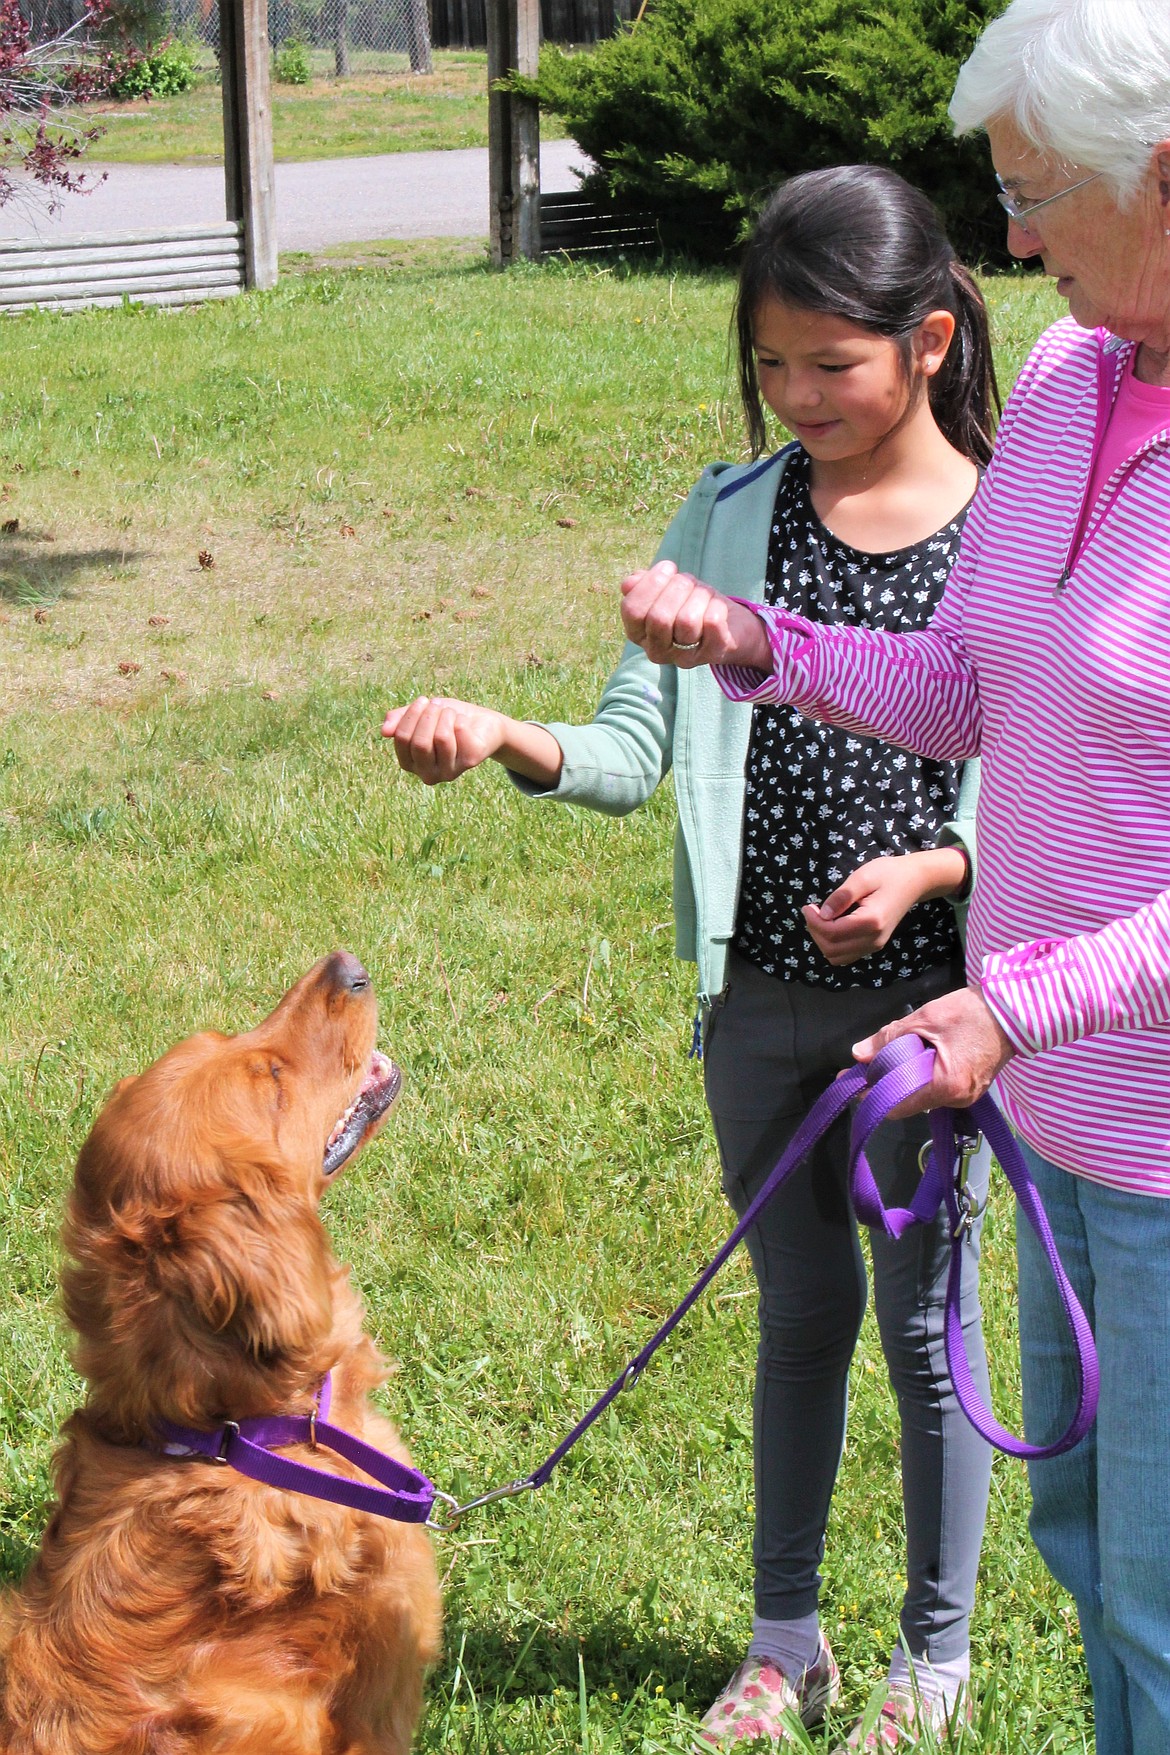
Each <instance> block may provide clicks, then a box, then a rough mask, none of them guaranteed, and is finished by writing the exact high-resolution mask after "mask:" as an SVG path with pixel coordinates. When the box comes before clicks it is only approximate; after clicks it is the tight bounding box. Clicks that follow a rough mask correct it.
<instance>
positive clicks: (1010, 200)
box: [995, 171, 1105, 232]
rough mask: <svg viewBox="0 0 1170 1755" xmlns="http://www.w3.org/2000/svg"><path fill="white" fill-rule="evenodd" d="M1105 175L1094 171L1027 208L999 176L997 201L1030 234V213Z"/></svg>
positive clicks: (1031, 202) (1033, 202)
mask: <svg viewBox="0 0 1170 1755" xmlns="http://www.w3.org/2000/svg"><path fill="white" fill-rule="evenodd" d="M1104 175H1105V173H1104V171H1094V172H1093V174H1092V176H1091V177H1082V178H1081V180H1080V182H1079V183H1070V184H1069V186H1068V188H1067V189H1058V190H1057V191H1056V194H1055V195H1046V196H1045V197H1044V199H1043V201H1030V202H1029V203H1028V204H1027V206H1026V207H1021V206H1020V203H1019V201H1018V200H1017V198H1016V197H1015V196H1014V195H1012V194H1011V193H1009V191H1008V190H1007V189H1006V188H1005V187H1004V181H1003V178H1002V177H999V176H997V177H996V179H995V180H996V182H997V183H998V184H999V194H998V196H997V197H996V199H997V200H998V202H999V204H1000V206H1001V207H1002V208H1003V210H1004V212H1005V213H1006V214H1007V216H1008V218H1009V219H1010V220H1011V222H1012V224H1013V225H1018V226H1019V227H1020V228H1021V230H1022V231H1026V232H1030V231H1031V230H1032V227H1031V226H1030V225H1029V224H1028V215H1029V214H1030V213H1036V212H1037V211H1038V210H1039V209H1040V208H1041V207H1047V206H1048V203H1049V202H1050V201H1059V200H1060V199H1061V197H1062V196H1064V195H1071V194H1072V193H1073V191H1074V190H1075V189H1083V188H1084V187H1085V184H1086V183H1095V182H1096V181H1097V178H1098V177H1103V176H1104Z"/></svg>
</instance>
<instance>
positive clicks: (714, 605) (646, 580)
mask: <svg viewBox="0 0 1170 1755" xmlns="http://www.w3.org/2000/svg"><path fill="white" fill-rule="evenodd" d="M622 625H623V626H624V628H625V630H626V634H627V636H628V637H629V638H630V639H631V640H632V641H633V642H634V644H635V645H636V646H641V647H642V648H643V649H644V651H645V653H646V656H647V658H649V659H651V660H652V661H653V662H654V663H655V664H675V665H677V666H678V667H679V669H680V670H694V669H696V668H697V667H698V666H699V665H701V664H742V665H745V666H747V667H748V668H749V669H751V670H764V671H770V670H771V668H772V648H771V646H770V645H769V644H768V635H767V632H766V630H765V628H764V624H763V622H762V621H761V620H760V618H759V616H757V615H753V614H752V612H751V610H750V609H745V607H744V606H743V604H742V603H733V602H732V600H731V599H730V598H728V597H724V596H723V595H722V594H721V593H720V592H718V591H712V589H711V587H710V586H709V585H704V584H702V583H701V581H700V580H698V579H694V578H692V577H691V575H690V574H689V573H680V572H679V570H678V568H677V567H676V566H675V564H674V562H673V561H659V562H658V563H657V564H656V565H655V566H653V567H649V568H647V570H646V571H645V572H644V573H631V574H630V576H629V578H628V579H623V580H622Z"/></svg>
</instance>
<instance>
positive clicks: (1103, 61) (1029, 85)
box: [950, 0, 1170, 201]
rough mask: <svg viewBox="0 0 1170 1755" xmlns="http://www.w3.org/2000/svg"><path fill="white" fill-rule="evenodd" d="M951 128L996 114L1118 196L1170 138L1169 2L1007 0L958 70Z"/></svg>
mask: <svg viewBox="0 0 1170 1755" xmlns="http://www.w3.org/2000/svg"><path fill="white" fill-rule="evenodd" d="M950 109H951V119H952V121H953V122H954V124H955V132H956V133H957V134H969V133H971V132H972V131H973V130H974V129H976V128H983V127H986V125H987V123H988V122H990V121H991V120H992V119H993V118H995V117H997V116H1004V117H1006V118H1007V119H1009V120H1010V121H1012V122H1014V123H1015V125H1016V127H1017V128H1018V129H1019V130H1020V132H1021V134H1023V136H1024V138H1025V139H1026V140H1028V141H1030V143H1031V144H1032V145H1033V146H1035V147H1036V148H1037V149H1038V150H1039V151H1041V152H1044V153H1047V154H1052V155H1055V156H1056V157H1058V158H1061V159H1063V160H1065V161H1066V162H1067V163H1068V164H1069V165H1077V166H1084V168H1085V169H1086V170H1089V171H1100V172H1101V173H1102V174H1103V175H1104V177H1105V178H1106V180H1107V181H1108V182H1109V183H1110V185H1111V186H1112V188H1113V190H1114V193H1115V194H1116V195H1117V196H1118V197H1119V199H1121V200H1122V201H1126V200H1128V199H1130V198H1131V197H1132V196H1133V195H1134V194H1136V192H1137V190H1138V188H1139V186H1140V184H1141V182H1142V179H1143V177H1144V176H1145V174H1146V172H1147V170H1148V169H1149V164H1150V149H1151V148H1152V147H1153V146H1155V145H1156V144H1157V143H1158V142H1159V141H1161V140H1167V139H1170V0H1011V4H1010V5H1009V6H1008V8H1007V10H1006V11H1005V12H1004V13H1003V14H1002V16H1001V17H999V18H997V19H995V20H994V22H993V23H991V24H989V25H988V26H987V28H986V30H985V31H984V32H983V35H982V36H981V37H980V38H979V41H978V42H977V43H976V45H975V48H974V49H973V51H972V53H971V56H970V59H969V60H967V61H965V62H964V64H963V66H962V68H961V69H960V71H959V80H958V84H957V85H956V86H955V93H954V96H953V97H952V99H951V106H950Z"/></svg>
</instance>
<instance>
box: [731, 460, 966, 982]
mask: <svg viewBox="0 0 1170 1755" xmlns="http://www.w3.org/2000/svg"><path fill="white" fill-rule="evenodd" d="M965 516H966V512H965V511H964V512H962V513H960V515H959V516H958V517H957V518H956V519H954V520H953V522H952V523H950V524H948V525H947V526H946V527H945V529H943V530H940V531H938V532H937V533H936V534H935V535H934V536H931V537H928V538H927V539H926V541H925V542H919V543H915V545H914V546H913V547H912V548H904V549H900V550H899V551H898V552H897V553H896V554H864V553H863V552H862V551H861V550H860V549H855V548H850V546H849V545H848V543H845V542H842V541H840V539H839V538H838V537H836V536H834V535H833V533H832V531H830V530H828V529H826V527H825V526H824V525H823V524H822V523H821V521H820V519H819V518H818V517H817V514H816V511H815V510H814V508H813V503H812V498H811V495H810V492H809V458H808V454H807V452H805V451H803V450H801V449H799V448H797V449H795V450H794V451H793V454H792V456H791V458H790V459H789V461H788V464H787V466H786V467H785V469H784V472H783V475H782V476H781V478H780V486H779V490H778V492H777V495H776V512H775V517H774V519H773V524H772V536H771V541H770V543H769V547H768V574H767V583H766V589H765V601H766V602H768V603H771V604H779V605H781V606H782V607H783V608H785V609H791V610H794V611H795V612H796V613H797V614H799V615H803V616H807V617H808V619H809V620H810V621H814V622H845V623H850V624H853V625H855V626H862V627H871V628H881V629H883V630H885V631H886V632H889V633H898V632H908V631H910V630H912V629H915V628H921V627H922V626H924V624H925V623H926V622H928V621H929V620H930V617H931V615H932V613H933V611H934V608H935V605H936V604H937V603H938V600H939V598H940V597H941V596H942V592H943V588H944V586H945V585H946V582H947V577H948V574H949V573H950V569H951V563H952V562H953V560H954V558H955V554H956V552H957V550H958V545H959V535H960V533H961V531H962V528H963V520H964V518H965ZM961 777H962V764H961V763H958V762H930V761H926V760H925V759H924V758H922V757H920V756H912V755H910V754H908V753H907V752H906V751H904V750H899V749H894V748H893V747H892V746H891V745H890V744H887V743H885V742H884V741H883V740H882V739H880V738H874V737H858V736H855V735H853V734H852V733H851V732H848V731H843V730H841V729H839V728H838V727H836V726H832V725H820V724H818V723H817V722H816V721H815V720H812V719H805V718H804V717H803V715H801V714H800V713H798V712H797V711H796V709H795V708H794V707H784V706H779V707H777V706H757V707H755V708H753V712H752V734H751V742H750V745H749V748H748V756H747V764H746V767H745V779H746V791H745V797H744V839H743V873H742V877H741V880H740V894H739V916H738V919H737V921H736V931H735V937H734V939H733V941H732V942H733V944H734V946H735V948H736V950H737V951H739V953H740V954H741V956H744V957H747V958H748V959H749V960H750V961H751V962H753V963H755V964H756V965H757V966H758V967H759V968H760V969H763V970H764V971H765V973H766V974H768V975H776V976H778V977H779V978H780V979H781V980H784V981H804V982H808V983H810V984H811V985H813V986H819V987H831V988H839V989H840V988H848V987H885V986H887V985H888V984H889V983H890V982H893V981H904V980H908V979H909V978H910V977H912V976H914V975H920V974H922V973H923V972H924V971H925V970H927V969H930V968H934V967H936V966H937V965H938V964H940V963H947V962H950V961H951V959H952V958H955V957H957V956H959V955H960V950H961V946H960V941H959V935H958V930H957V928H956V925H955V915H954V910H953V909H952V907H951V905H950V903H949V902H946V901H941V900H940V901H932V902H920V903H919V904H918V906H917V907H915V908H912V909H911V910H910V912H909V913H908V914H907V915H906V916H905V918H904V919H903V920H902V921H901V922H900V923H899V925H898V928H897V930H896V931H895V932H894V934H893V936H892V937H891V938H890V941H889V943H888V944H887V945H886V946H885V948H884V950H881V951H878V952H876V953H875V954H874V955H873V956H872V957H864V958H862V959H861V960H860V961H859V962H856V963H853V964H852V965H850V966H849V967H848V968H845V969H835V968H834V967H833V965H832V964H831V963H830V962H829V961H828V959H827V958H826V957H825V956H824V955H823V954H822V952H821V951H820V950H819V949H818V948H817V946H816V944H814V942H813V940H812V938H811V936H810V934H809V931H808V928H807V927H806V926H805V923H804V919H803V916H802V915H801V913H800V909H801V907H802V906H803V905H804V904H805V903H806V902H821V901H823V900H824V898H825V897H826V896H827V895H828V894H829V892H830V891H831V890H834V889H836V887H837V885H838V884H840V883H843V882H844V880H845V879H846V878H847V877H848V876H849V874H850V872H852V871H855V870H856V868H857V867H858V866H859V865H862V864H864V863H865V861H866V860H867V859H876V858H877V857H878V856H879V855H881V854H890V853H916V852H919V851H921V850H922V849H923V848H924V847H933V846H934V845H935V843H936V840H937V837H938V832H939V830H940V828H941V827H942V825H943V824H944V823H945V822H947V821H949V819H950V818H952V817H953V816H954V814H955V806H956V804H957V802H958V796H959V782H960V779H961Z"/></svg>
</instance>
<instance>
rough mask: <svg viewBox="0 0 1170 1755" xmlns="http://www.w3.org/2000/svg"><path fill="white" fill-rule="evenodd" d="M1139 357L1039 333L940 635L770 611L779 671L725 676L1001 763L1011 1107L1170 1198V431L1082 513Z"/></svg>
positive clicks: (1110, 1171)
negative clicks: (1118, 401) (1117, 401)
mask: <svg viewBox="0 0 1170 1755" xmlns="http://www.w3.org/2000/svg"><path fill="white" fill-rule="evenodd" d="M1131 352H1132V344H1130V343H1125V342H1120V341H1118V340H1116V338H1114V337H1111V336H1109V335H1108V334H1106V333H1105V332H1104V331H1101V330H1096V331H1087V330H1084V329H1080V328H1078V326H1077V325H1076V324H1075V323H1073V322H1072V320H1071V319H1065V320H1064V321H1063V322H1060V323H1057V324H1056V325H1055V326H1054V327H1053V328H1052V329H1050V330H1049V331H1048V332H1047V334H1045V335H1044V336H1042V337H1041V339H1040V341H1039V342H1038V343H1037V345H1036V347H1035V349H1034V350H1033V352H1032V354H1031V357H1030V358H1029V359H1028V361H1027V363H1026V365H1025V366H1024V369H1023V371H1022V372H1021V373H1020V376H1019V379H1018V381H1017V383H1016V387H1015V389H1014V390H1013V392H1012V395H1011V397H1010V399H1009V401H1008V405H1007V408H1006V409H1005V411H1004V417H1003V421H1002V423H1001V426H1000V432H999V439H998V442H997V444H996V449H995V456H994V458H993V460H992V463H991V467H990V468H989V470H988V472H987V475H986V477H985V479H984V481H983V483H982V485H981V487H980V489H979V492H978V494H977V495H976V499H975V503H974V505H973V506H972V508H971V511H970V513H969V515H968V518H967V525H966V529H965V531H964V534H963V542H962V548H961V550H960V554H959V558H958V560H957V561H956V563H955V567H954V570H953V572H952V574H951V579H950V583H949V585H948V587H947V590H946V593H945V595H944V597H943V600H942V602H941V604H940V605H939V608H938V610H937V612H936V614H935V616H934V618H933V620H932V621H931V624H930V626H929V627H928V628H927V629H926V630H925V631H923V632H921V633H914V634H884V633H879V632H876V631H874V630H872V629H868V628H850V627H842V626H832V627H828V626H820V625H816V626H814V625H813V624H812V623H809V622H806V621H805V620H804V619H803V618H802V617H800V616H796V615H793V614H791V613H790V612H788V611H785V610H781V609H766V608H761V607H760V606H759V605H752V606H751V607H752V608H754V609H755V610H756V613H757V614H759V615H760V616H761V617H762V618H763V620H764V622H765V625H766V627H767V629H768V635H769V639H770V642H771V645H772V652H773V662H774V671H773V674H772V675H771V676H768V677H763V676H762V675H761V673H760V672H759V671H753V670H744V669H742V668H739V667H735V666H728V667H723V668H720V669H717V671H716V675H717V677H718V679H719V681H720V683H721V685H722V687H723V689H724V692H725V693H726V694H728V695H730V696H731V697H732V699H734V700H743V701H748V700H752V701H755V700H759V701H789V702H792V703H793V704H794V705H795V706H797V707H799V708H800V709H801V710H802V711H803V712H805V713H807V714H809V715H810V716H811V717H813V718H819V719H828V720H831V721H833V722H834V723H835V724H838V725H844V726H848V727H850V728H852V729H855V730H857V731H861V732H867V733H870V734H872V735H877V736H880V737H885V738H888V739H889V740H890V742H892V743H895V744H900V745H902V746H904V747H905V748H906V749H910V750H914V751H915V752H917V753H918V754H921V755H925V756H932V757H936V758H956V757H963V756H974V755H981V756H982V758H983V773H982V791H981V795H980V799H979V814H978V854H979V860H978V864H979V877H978V882H977V884H976V888H975V896H974V899H973V902H972V906H971V913H970V919H969V925H968V943H967V958H968V968H969V971H970V972H971V974H972V976H973V977H974V978H975V979H977V980H978V982H979V984H980V986H981V987H982V991H983V994H984V997H985V998H986V1000H987V1002H988V1004H989V1006H990V1007H991V1009H992V1011H993V1012H994V1013H995V1016H996V1017H997V1018H998V1020H999V1022H1000V1023H1001V1024H1002V1026H1003V1028H1004V1030H1006V1032H1007V1034H1008V1036H1009V1037H1010V1038H1011V1040H1012V1042H1013V1044H1014V1045H1015V1047H1016V1049H1017V1050H1018V1053H1017V1055H1016V1056H1015V1057H1014V1058H1013V1059H1012V1060H1011V1061H1009V1062H1008V1064H1007V1066H1006V1067H1005V1068H1004V1071H1003V1072H1002V1073H1001V1075H1000V1084H1001V1088H1002V1091H1003V1094H1004V1097H1005V1100H1006V1106H1007V1109H1008V1112H1009V1114H1010V1116H1011V1119H1012V1121H1013V1122H1014V1123H1015V1124H1016V1126H1017V1127H1018V1128H1019V1129H1020V1131H1021V1133H1022V1134H1023V1135H1024V1137H1025V1138H1026V1139H1027V1140H1029V1141H1030V1142H1031V1144H1032V1145H1033V1146H1035V1148H1036V1149H1037V1150H1038V1151H1039V1152H1041V1153H1042V1154H1043V1155H1044V1156H1045V1157H1046V1158H1050V1159H1051V1160H1052V1161H1053V1162H1054V1163H1056V1164H1060V1165H1063V1166H1064V1167H1065V1168H1066V1169H1068V1170H1071V1171H1074V1172H1077V1173H1079V1174H1081V1175H1084V1176H1087V1177H1090V1178H1092V1179H1093V1180H1095V1181H1099V1182H1104V1183H1109V1184H1111V1185H1113V1186H1114V1187H1117V1188H1124V1189H1130V1190H1133V1191H1135V1192H1140V1193H1144V1194H1153V1195H1162V1196H1170V424H1168V425H1167V427H1166V428H1164V429H1163V430H1162V431H1160V432H1158V433H1155V434H1153V435H1151V436H1150V437H1149V438H1148V439H1147V440H1146V441H1145V443H1144V444H1142V445H1141V446H1140V447H1139V448H1138V450H1137V451H1135V452H1134V454H1133V455H1132V456H1130V457H1129V458H1127V459H1125V460H1124V461H1123V462H1122V463H1121V464H1120V466H1119V467H1118V468H1117V469H1116V470H1115V471H1114V472H1113V474H1112V475H1111V476H1110V478H1109V480H1108V482H1107V484H1106V485H1105V487H1104V489H1103V491H1102V493H1101V495H1100V497H1099V498H1098V499H1096V501H1095V502H1094V504H1093V505H1092V506H1091V507H1090V508H1089V509H1088V515H1087V517H1086V518H1085V519H1084V520H1083V521H1082V518H1081V513H1082V509H1083V507H1084V501H1085V498H1086V495H1087V494H1088V491H1089V482H1090V475H1091V471H1092V466H1093V460H1094V457H1095V455H1096V453H1097V451H1098V449H1099V447H1100V444H1101V441H1102V438H1103V436H1104V433H1105V429H1106V426H1107V424H1108V419H1109V414H1110V411H1111V408H1112V404H1113V399H1114V397H1115V395H1116V393H1117V389H1118V386H1119V384H1120V382H1121V378H1122V374H1123V372H1124V369H1125V365H1126V362H1127V360H1128V358H1129V356H1130V354H1131ZM1074 551H1075V552H1074Z"/></svg>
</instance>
